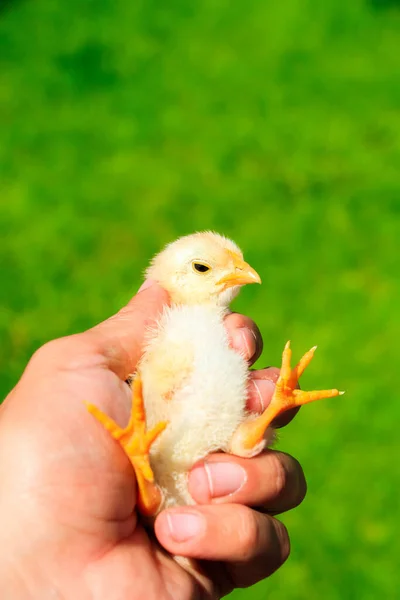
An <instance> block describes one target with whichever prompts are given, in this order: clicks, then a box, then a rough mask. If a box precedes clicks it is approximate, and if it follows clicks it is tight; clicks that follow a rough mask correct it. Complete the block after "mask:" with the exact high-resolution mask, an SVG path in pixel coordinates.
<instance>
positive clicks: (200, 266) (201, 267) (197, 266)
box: [193, 262, 210, 273]
mask: <svg viewBox="0 0 400 600" xmlns="http://www.w3.org/2000/svg"><path fill="white" fill-rule="evenodd" d="M193 269H194V270H195V271H197V273H207V271H209V270H210V267H209V266H208V265H205V264H204V263H199V262H194V263H193Z"/></svg>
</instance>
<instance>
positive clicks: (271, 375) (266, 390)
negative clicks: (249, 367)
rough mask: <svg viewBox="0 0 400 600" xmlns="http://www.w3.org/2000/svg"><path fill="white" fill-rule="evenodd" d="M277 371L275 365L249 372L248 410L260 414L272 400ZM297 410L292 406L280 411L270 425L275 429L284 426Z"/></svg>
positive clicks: (277, 375)
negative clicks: (289, 408)
mask: <svg viewBox="0 0 400 600" xmlns="http://www.w3.org/2000/svg"><path fill="white" fill-rule="evenodd" d="M279 372H280V371H279V369H278V368H277V367H267V368H265V369H258V370H255V371H252V372H251V375H250V382H249V387H248V398H247V408H248V410H250V411H251V412H256V413H259V414H260V413H262V412H263V411H264V410H265V409H266V408H267V406H268V404H269V403H270V402H271V400H272V396H273V393H274V391H275V384H276V382H277V381H278V377H279ZM299 410H300V409H299V408H293V409H291V410H288V411H286V412H284V413H282V414H281V415H279V417H277V418H276V419H275V420H274V421H273V423H272V426H273V427H274V428H275V429H279V428H281V427H284V426H285V425H287V424H288V423H290V421H292V419H293V418H294V417H295V416H296V415H297V413H298V412H299Z"/></svg>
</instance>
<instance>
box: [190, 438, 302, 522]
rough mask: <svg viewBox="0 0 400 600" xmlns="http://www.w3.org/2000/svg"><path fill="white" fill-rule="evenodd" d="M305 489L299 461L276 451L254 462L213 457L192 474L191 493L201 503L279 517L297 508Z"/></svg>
mask: <svg viewBox="0 0 400 600" xmlns="http://www.w3.org/2000/svg"><path fill="white" fill-rule="evenodd" d="M306 490H307V484H306V480H305V477H304V473H303V469H302V468H301V466H300V464H299V463H298V461H297V460H296V459H295V458H293V457H292V456H290V455H289V454H285V453H284V452H276V451H273V450H268V451H267V452H265V453H263V454H260V455H258V456H255V457H254V458H252V459H251V460H248V459H245V458H241V457H238V456H232V455H229V454H211V455H210V456H209V457H208V458H207V459H206V460H205V461H204V462H201V463H198V464H197V465H195V467H194V468H193V469H192V470H191V472H190V474H189V492H190V494H191V496H192V497H193V499H194V500H195V501H196V502H197V503H198V504H209V503H212V504H226V503H231V502H234V503H238V504H245V505H247V506H257V507H259V508H261V509H262V510H263V511H266V512H270V513H273V514H278V513H282V512H285V511H287V510H291V509H292V508H294V507H296V506H298V505H299V504H300V503H301V502H302V500H303V499H304V496H305V494H306Z"/></svg>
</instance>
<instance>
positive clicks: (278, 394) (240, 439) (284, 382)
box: [231, 342, 343, 457]
mask: <svg viewBox="0 0 400 600" xmlns="http://www.w3.org/2000/svg"><path fill="white" fill-rule="evenodd" d="M315 349H316V346H315V347H314V348H311V350H309V351H308V352H306V354H305V355H304V356H303V357H302V358H301V359H300V361H299V363H298V364H297V365H296V366H295V367H294V369H292V368H291V366H290V359H291V355H292V351H291V349H290V342H287V344H286V346H285V349H284V351H283V355H282V366H281V371H280V375H279V378H278V381H277V382H276V387H275V392H274V394H273V396H272V400H271V402H270V404H269V405H268V407H267V408H266V409H265V411H264V412H263V413H262V414H261V415H260V416H259V417H257V418H256V419H253V420H250V421H246V422H244V423H242V424H241V425H239V427H238V429H237V430H236V432H235V433H234V435H233V438H232V442H231V452H232V453H233V454H236V455H238V456H246V457H250V456H254V455H256V454H258V453H259V452H260V451H261V450H262V449H263V447H264V444H265V442H264V434H265V432H266V430H267V428H268V427H269V425H270V424H271V422H272V421H273V420H274V419H275V418H276V417H277V416H278V415H280V414H281V413H283V412H285V411H286V410H289V409H290V408H295V407H296V406H301V405H302V404H307V403H308V402H313V401H314V400H320V399H322V398H333V397H334V396H338V395H339V394H342V393H343V392H339V390H336V389H334V390H320V391H313V392H305V391H303V390H299V389H297V384H298V380H299V377H300V375H301V374H302V373H303V372H304V370H305V369H306V367H307V366H308V365H309V363H310V362H311V360H312V357H313V355H314V352H315Z"/></svg>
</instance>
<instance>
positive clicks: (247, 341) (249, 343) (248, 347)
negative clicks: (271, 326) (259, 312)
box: [230, 327, 256, 360]
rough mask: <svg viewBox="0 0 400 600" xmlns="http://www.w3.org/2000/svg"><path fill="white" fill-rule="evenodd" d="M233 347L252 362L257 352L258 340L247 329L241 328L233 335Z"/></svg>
mask: <svg viewBox="0 0 400 600" xmlns="http://www.w3.org/2000/svg"><path fill="white" fill-rule="evenodd" d="M230 337H231V346H232V348H234V349H235V350H237V351H238V352H240V353H241V354H242V355H243V357H244V358H245V359H246V360H250V358H252V356H254V354H255V351H256V338H255V336H254V335H253V332H252V331H251V330H250V329H248V328H247V327H240V328H239V329H235V330H233V331H232V333H231V336H230Z"/></svg>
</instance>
